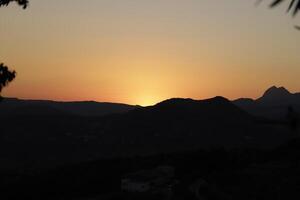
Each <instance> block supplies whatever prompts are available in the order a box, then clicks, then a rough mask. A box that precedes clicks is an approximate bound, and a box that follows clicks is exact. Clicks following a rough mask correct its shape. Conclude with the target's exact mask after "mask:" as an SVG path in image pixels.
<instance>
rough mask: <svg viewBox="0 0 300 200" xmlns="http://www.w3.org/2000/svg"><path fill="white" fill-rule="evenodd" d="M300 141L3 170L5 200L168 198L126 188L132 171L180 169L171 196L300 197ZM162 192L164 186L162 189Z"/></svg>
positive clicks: (193, 197) (207, 197)
mask: <svg viewBox="0 0 300 200" xmlns="http://www.w3.org/2000/svg"><path fill="white" fill-rule="evenodd" d="M299 157H300V141H299V139H297V140H296V139H294V140H291V141H289V142H288V143H285V144H284V145H282V146H280V147H278V148H276V149H273V150H257V149H248V148H246V149H232V150H225V149H223V148H220V149H212V150H209V151H208V150H198V151H189V152H181V153H172V154H159V155H153V156H145V157H132V158H126V159H110V160H98V161H91V162H85V163H81V164H76V165H66V166H63V167H58V168H53V169H49V170H45V171H37V170H34V171H32V172H30V173H29V172H27V173H25V172H16V171H10V172H7V171H2V174H1V175H2V178H1V184H2V187H1V188H2V189H4V190H2V192H1V195H2V197H3V198H4V199H25V198H26V199H158V200H159V199H166V196H165V195H164V194H163V193H157V194H154V193H152V192H141V193H137V192H136V193H131V192H127V191H124V190H122V189H123V188H122V187H121V181H122V179H123V178H124V177H126V176H127V175H128V174H130V173H133V172H137V171H141V172H143V170H145V169H150V170H151V169H154V168H156V167H159V166H170V167H172V168H174V169H175V174H174V180H176V184H175V185H173V186H172V188H170V189H171V193H170V194H171V196H169V199H174V200H175V199H182V200H183V199H197V195H196V194H198V195H200V196H201V197H202V198H203V199H220V200H221V199H232V200H235V199H237V200H239V199H245V200H248V199H249V200H250V199H259V200H260V199H285V200H288V199H299V197H300V190H299V187H300V185H299V182H300V163H299ZM156 190H157V191H160V190H159V188H156Z"/></svg>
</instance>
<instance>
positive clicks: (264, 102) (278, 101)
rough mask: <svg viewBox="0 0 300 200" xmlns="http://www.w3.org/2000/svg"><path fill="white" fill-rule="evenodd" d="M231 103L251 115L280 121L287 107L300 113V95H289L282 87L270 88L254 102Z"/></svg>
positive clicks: (239, 100)
mask: <svg viewBox="0 0 300 200" xmlns="http://www.w3.org/2000/svg"><path fill="white" fill-rule="evenodd" d="M233 103H234V104H235V105H237V106H239V107H240V108H242V109H244V110H246V111H247V112H249V113H251V114H253V115H257V116H263V117H267V118H272V119H282V118H284V117H285V116H286V113H287V110H288V108H289V107H292V108H293V109H294V110H295V111H297V112H299V111H300V93H291V92H289V91H288V90H287V89H286V88H284V87H276V86H272V87H270V88H269V89H267V90H266V91H265V92H264V94H263V95H262V96H261V97H259V98H258V99H256V100H254V99H249V98H240V99H237V100H234V101H233Z"/></svg>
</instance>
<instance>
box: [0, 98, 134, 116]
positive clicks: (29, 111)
mask: <svg viewBox="0 0 300 200" xmlns="http://www.w3.org/2000/svg"><path fill="white" fill-rule="evenodd" d="M136 107H137V106H131V105H128V104H120V103H100V102H95V101H78V102H57V101H48V100H22V99H16V98H5V99H4V100H3V101H2V102H1V104H0V115H3V116H26V115H29V116H32V115H36V116H38V115H41V116H51V115H52V116H53V115H58V116H61V115H79V116H103V115H107V114H114V113H122V112H127V111H129V110H132V109H135V108H136Z"/></svg>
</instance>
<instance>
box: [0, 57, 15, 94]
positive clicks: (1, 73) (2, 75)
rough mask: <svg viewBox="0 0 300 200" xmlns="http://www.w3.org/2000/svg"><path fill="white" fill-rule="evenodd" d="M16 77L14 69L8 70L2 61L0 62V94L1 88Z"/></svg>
mask: <svg viewBox="0 0 300 200" xmlns="http://www.w3.org/2000/svg"><path fill="white" fill-rule="evenodd" d="M15 77H16V72H15V71H10V70H9V69H8V67H7V66H5V65H4V64H3V63H1V64H0V94H1V91H2V89H3V88H4V87H5V86H7V85H8V84H9V83H10V82H11V81H12V80H14V78H15Z"/></svg>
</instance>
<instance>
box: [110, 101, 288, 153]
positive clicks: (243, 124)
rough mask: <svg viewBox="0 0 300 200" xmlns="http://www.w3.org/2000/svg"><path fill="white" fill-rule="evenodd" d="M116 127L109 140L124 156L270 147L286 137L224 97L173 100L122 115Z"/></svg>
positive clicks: (113, 128)
mask: <svg viewBox="0 0 300 200" xmlns="http://www.w3.org/2000/svg"><path fill="white" fill-rule="evenodd" d="M114 124H115V126H113V127H112V129H110V131H109V132H108V133H107V134H108V138H109V137H110V141H111V142H112V143H114V142H116V141H117V145H112V146H114V147H117V148H116V149H115V150H116V151H118V149H122V152H120V153H121V154H123V155H131V154H132V155H136V154H145V153H161V152H169V151H181V150H191V149H198V148H212V147H226V148H236V147H241V146H248V145H249V146H251V145H262V144H263V145H262V146H264V147H266V146H268V145H269V144H270V143H273V144H274V143H277V142H278V141H280V139H278V137H281V136H282V135H280V134H277V135H276V134H274V136H271V135H269V134H268V131H267V128H266V127H264V126H263V125H260V124H257V123H256V119H255V118H254V117H253V116H251V115H250V114H248V113H247V112H246V111H244V110H242V109H240V108H239V107H237V106H236V105H234V104H233V103H232V102H230V101H229V100H228V99H226V98H223V97H215V98H211V99H207V100H193V99H180V98H176V99H169V100H166V101H163V102H160V103H158V104H156V105H154V106H149V107H142V108H137V109H135V110H132V111H129V112H128V113H125V114H122V115H120V116H118V119H117V120H116V121H115V123H114ZM269 130H270V129H269ZM271 132H272V133H274V132H273V131H271ZM261 133H266V134H261ZM281 139H282V138H281Z"/></svg>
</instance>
